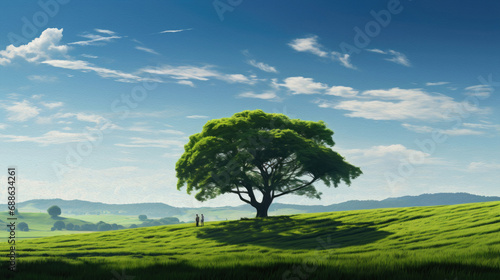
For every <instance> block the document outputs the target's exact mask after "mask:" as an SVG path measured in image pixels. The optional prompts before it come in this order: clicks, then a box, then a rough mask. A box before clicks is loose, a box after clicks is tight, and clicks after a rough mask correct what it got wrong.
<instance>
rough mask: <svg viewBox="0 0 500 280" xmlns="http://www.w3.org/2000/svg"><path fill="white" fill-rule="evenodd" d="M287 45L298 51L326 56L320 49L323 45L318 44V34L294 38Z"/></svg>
mask: <svg viewBox="0 0 500 280" xmlns="http://www.w3.org/2000/svg"><path fill="white" fill-rule="evenodd" d="M288 45H289V46H290V47H292V49H294V50H296V51H298V52H309V53H312V54H315V55H317V56H320V57H327V56H328V53H327V52H326V51H323V50H321V49H322V48H323V47H322V46H321V45H320V44H318V36H311V37H308V38H301V39H295V40H293V41H292V42H290V43H289V44H288Z"/></svg>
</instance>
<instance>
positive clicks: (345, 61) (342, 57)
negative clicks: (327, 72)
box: [331, 52, 356, 69]
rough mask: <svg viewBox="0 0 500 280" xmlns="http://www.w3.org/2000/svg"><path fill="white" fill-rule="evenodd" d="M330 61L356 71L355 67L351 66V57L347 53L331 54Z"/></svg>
mask: <svg viewBox="0 0 500 280" xmlns="http://www.w3.org/2000/svg"><path fill="white" fill-rule="evenodd" d="M331 54H332V59H333V60H336V61H339V62H340V64H342V65H343V66H344V67H346V68H350V69H356V67H355V66H354V65H352V63H351V61H350V58H351V56H350V55H349V54H347V53H344V54H342V53H339V52H332V53H331Z"/></svg>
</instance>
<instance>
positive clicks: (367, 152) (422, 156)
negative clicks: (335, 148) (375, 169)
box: [342, 144, 442, 166]
mask: <svg viewBox="0 0 500 280" xmlns="http://www.w3.org/2000/svg"><path fill="white" fill-rule="evenodd" d="M342 154H344V155H345V156H346V158H349V160H352V161H353V162H363V164H364V165H365V166H367V165H372V166H380V164H381V163H385V164H384V165H386V166H387V165H392V166H397V165H398V163H399V162H401V160H407V161H408V160H409V159H412V160H411V162H412V164H417V165H420V164H437V163H442V161H441V160H439V159H437V158H433V157H431V155H430V154H428V153H424V152H422V151H418V150H413V149H408V148H407V147H405V146H404V145H401V144H393V145H388V146H384V145H380V146H372V147H370V148H366V149H349V150H342Z"/></svg>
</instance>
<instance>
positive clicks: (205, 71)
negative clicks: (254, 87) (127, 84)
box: [140, 65, 256, 84]
mask: <svg viewBox="0 0 500 280" xmlns="http://www.w3.org/2000/svg"><path fill="white" fill-rule="evenodd" d="M211 68H213V66H204V67H197V66H177V67H174V66H170V65H164V66H161V67H146V68H143V69H141V70H140V71H141V72H144V73H149V74H153V75H162V76H167V77H170V78H172V79H176V80H198V81H208V80H210V79H211V78H214V79H218V80H222V81H226V82H229V83H244V84H254V83H255V82H256V80H255V79H254V78H252V77H250V78H249V77H247V76H245V75H242V74H223V73H220V72H218V71H216V70H213V69H211Z"/></svg>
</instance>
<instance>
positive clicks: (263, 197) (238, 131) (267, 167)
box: [175, 110, 362, 217]
mask: <svg viewBox="0 0 500 280" xmlns="http://www.w3.org/2000/svg"><path fill="white" fill-rule="evenodd" d="M332 135H333V131H332V130H330V129H328V128H327V127H326V125H325V123H324V122H323V121H319V122H313V121H304V120H300V119H289V118H288V117H287V116H285V115H283V114H268V113H265V112H263V111H262V110H255V111H243V112H241V113H237V114H234V115H233V116H232V117H230V118H222V119H216V120H211V121H208V122H207V123H206V124H205V125H204V126H203V130H202V131H201V132H200V133H197V134H194V135H191V136H190V137H189V142H188V144H186V145H185V146H184V150H185V151H184V154H183V155H182V156H181V158H180V159H179V160H178V161H177V164H176V168H175V169H176V172H177V178H178V182H177V189H178V190H180V189H181V188H182V187H183V186H184V185H186V186H187V193H188V194H190V193H191V192H193V191H195V192H196V196H195V197H196V199H197V200H199V201H205V200H208V199H212V198H215V197H217V196H218V195H221V194H226V193H234V194H236V195H237V196H238V197H239V199H240V200H241V201H244V202H246V203H248V204H250V205H252V206H253V207H255V208H256V210H257V217H267V212H268V209H269V206H270V205H271V203H272V202H273V200H274V199H275V198H278V197H281V196H284V195H287V194H295V195H305V196H307V197H311V198H318V199H320V198H321V193H320V192H318V191H317V190H316V188H315V187H314V185H313V184H314V183H316V182H320V181H321V182H323V183H324V184H325V185H327V186H331V185H332V184H333V186H335V187H337V186H338V185H339V184H340V183H341V181H343V182H345V183H346V184H347V185H350V184H351V180H352V179H354V178H356V177H358V176H359V175H360V174H362V172H361V170H360V169H359V168H358V167H356V166H353V165H351V164H349V163H348V162H346V161H345V160H344V158H343V157H342V156H341V155H339V154H338V153H336V152H335V151H333V150H332V148H331V147H332V146H333V145H334V144H335V143H334V142H333V139H332Z"/></svg>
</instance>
